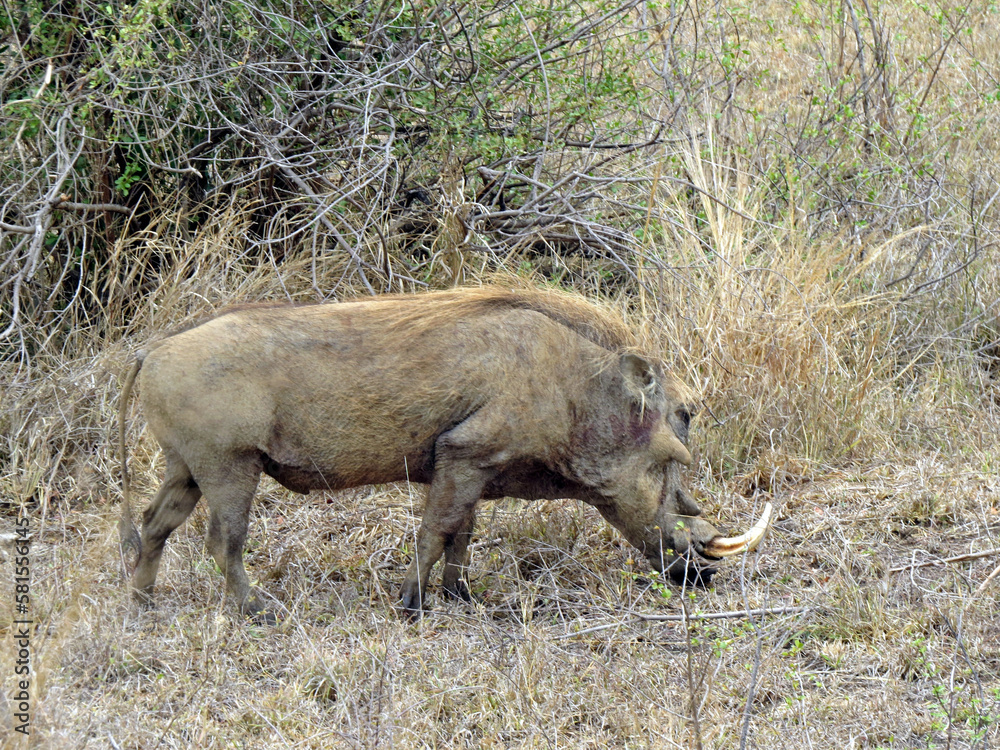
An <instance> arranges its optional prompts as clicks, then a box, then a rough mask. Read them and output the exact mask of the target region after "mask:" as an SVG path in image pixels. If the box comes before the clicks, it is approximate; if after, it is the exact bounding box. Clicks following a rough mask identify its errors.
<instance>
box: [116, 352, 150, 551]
mask: <svg viewBox="0 0 1000 750" xmlns="http://www.w3.org/2000/svg"><path fill="white" fill-rule="evenodd" d="M145 357H146V352H145V351H143V350H140V351H138V352H136V355H135V364H134V365H132V369H131V370H129V373H128V376H127V377H126V378H125V385H123V386H122V393H121V396H120V397H119V400H118V460H119V461H120V462H121V472H122V514H121V516H120V517H119V518H118V540H119V544H120V545H121V550H122V556H123V558H124V559H125V560H128V559H129V558H130V557H131V555H132V554H134V555H135V558H134V560H133V565H134V562H135V560H138V558H139V553H140V552H142V539H141V537H140V536H139V529H137V528H136V526H135V521H133V520H132V483H131V481H130V480H129V475H128V459H127V457H126V455H125V412H126V411H127V410H128V402H129V398H130V397H131V396H132V387H133V386H134V385H135V378H136V376H137V375H138V374H139V370H140V368H141V367H142V360H143V359H144V358H145Z"/></svg>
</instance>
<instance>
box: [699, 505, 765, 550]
mask: <svg viewBox="0 0 1000 750" xmlns="http://www.w3.org/2000/svg"><path fill="white" fill-rule="evenodd" d="M770 524H771V503H765V504H764V512H763V513H762V514H761V516H760V520H759V521H757V523H755V524H754V525H753V526H751V527H750V530H749V531H748V532H747V533H745V534H740V535H739V536H734V537H722V536H717V537H715V539H713V540H712V541H710V542H709V543H708V544H706V545H705V549H704V550H702V554H703V555H705V556H707V557H732V556H733V555H738V554H740V553H741V552H749V551H750V550H752V549H754V548H755V547H756V546H757V545H758V544H760V540H761V539H763V538H764V534H765V533H766V532H767V527H768V526H769V525H770Z"/></svg>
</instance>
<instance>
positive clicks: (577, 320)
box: [373, 286, 636, 352]
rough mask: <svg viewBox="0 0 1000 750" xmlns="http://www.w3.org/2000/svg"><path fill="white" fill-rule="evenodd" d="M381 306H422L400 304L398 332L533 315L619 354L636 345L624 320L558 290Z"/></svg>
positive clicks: (486, 292)
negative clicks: (506, 313)
mask: <svg viewBox="0 0 1000 750" xmlns="http://www.w3.org/2000/svg"><path fill="white" fill-rule="evenodd" d="M373 299H374V300H377V301H382V302H386V303H391V302H393V301H407V300H408V301H420V302H424V303H426V306H425V305H424V304H421V305H419V309H415V308H412V307H410V306H409V305H400V308H399V317H398V318H397V319H396V320H395V321H393V323H394V327H397V328H398V329H399V330H406V329H411V330H412V329H413V328H421V327H430V326H434V325H438V324H440V323H445V322H447V321H449V320H454V319H456V318H462V317H467V316H474V315H476V314H485V313H492V312H498V311H503V310H531V311H533V312H537V313H539V314H541V315H544V316H546V317H547V318H550V319H551V320H553V321H555V322H556V323H559V324H560V325H563V326H565V327H567V328H569V329H570V330H572V331H574V332H575V333H577V334H578V335H580V336H582V337H583V338H585V339H587V340H588V341H590V342H592V343H594V344H597V345H598V346H599V347H601V348H602V349H607V350H608V351H611V352H621V351H626V350H634V349H636V340H635V337H634V336H633V335H632V332H631V331H630V330H629V328H628V327H627V326H626V325H625V322H624V320H622V319H621V318H620V317H617V316H616V315H614V314H613V313H612V312H611V311H608V310H602V309H601V308H599V307H597V306H596V305H594V304H593V303H592V302H589V301H588V300H586V299H584V298H583V297H579V296H577V295H573V294H569V293H567V292H559V291H554V290H541V289H532V288H522V289H507V288H504V287H499V286H484V287H470V288H460V289H451V290H447V291H440V292H424V293H422V294H418V295H383V296H381V297H375V298H373Z"/></svg>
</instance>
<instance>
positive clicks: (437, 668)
mask: <svg viewBox="0 0 1000 750" xmlns="http://www.w3.org/2000/svg"><path fill="white" fill-rule="evenodd" d="M997 461H998V455H997V453H996V452H995V451H994V452H993V453H981V452H978V451H976V452H975V453H974V454H972V455H969V456H968V457H967V458H966V459H965V460H961V461H956V460H954V459H952V458H945V457H943V456H940V455H938V456H931V455H927V456H923V457H919V458H917V459H915V460H914V461H913V462H912V464H910V465H908V466H904V467H901V466H899V465H891V464H883V465H877V464H876V465H870V466H866V467H864V468H863V469H860V468H859V469H858V470H857V471H855V472H847V471H845V470H843V469H841V470H837V471H829V472H821V473H817V474H816V475H815V476H814V477H812V478H806V477H803V476H792V475H789V474H785V475H783V476H781V477H777V478H774V479H773V484H772V485H771V486H769V487H767V488H762V487H760V486H757V482H756V481H751V478H750V477H742V478H739V479H736V480H734V481H733V482H732V483H729V484H726V485H718V484H712V485H711V486H710V487H707V486H706V480H705V479H704V478H703V479H702V480H701V481H700V482H699V483H698V484H699V485H700V489H701V490H702V491H706V490H710V492H711V496H712V498H713V500H712V501H710V502H709V503H707V505H708V506H709V507H710V509H711V512H712V513H713V514H714V515H716V516H718V517H720V518H723V519H725V521H726V524H728V525H733V526H736V525H745V524H746V523H747V522H748V520H749V519H750V517H751V515H752V512H753V510H754V506H755V505H758V504H759V501H760V500H762V499H764V498H769V499H771V500H773V501H774V502H775V503H776V505H777V507H778V517H777V521H776V522H775V524H774V527H773V530H772V532H771V534H770V536H769V538H768V539H767V541H766V542H765V544H764V545H763V546H762V548H761V549H760V550H759V551H758V552H757V553H754V554H752V555H750V556H749V557H748V558H747V559H745V560H736V561H731V562H729V563H728V564H726V565H724V566H723V569H722V571H721V573H720V574H719V575H718V577H717V578H716V584H715V586H714V587H713V588H712V589H711V590H709V591H691V592H682V591H680V590H678V589H677V588H675V587H672V586H666V587H664V586H662V585H661V584H660V583H659V582H658V581H656V580H655V579H652V578H651V577H650V573H649V570H648V568H647V566H646V565H645V563H635V562H633V560H632V556H631V550H630V548H629V547H628V545H627V544H626V543H624V542H623V540H621V538H620V537H619V536H618V535H617V534H616V533H615V532H613V531H612V530H611V529H610V527H608V526H607V525H606V524H604V523H603V522H602V521H601V519H600V518H599V517H598V516H597V514H596V513H594V512H592V511H591V510H590V509H587V508H585V507H584V506H581V505H579V504H576V503H571V502H550V503H538V504H535V505H529V504H524V503H520V502H515V501H507V502H505V503H499V504H496V505H492V506H487V507H486V508H484V509H483V512H481V514H480V528H479V534H478V538H477V541H476V544H475V548H474V553H473V560H472V569H471V580H472V585H473V588H474V590H475V592H476V594H477V595H478V596H479V597H480V600H481V603H480V604H479V605H478V606H475V607H468V606H465V605H459V604H452V603H447V602H442V601H440V600H439V599H437V598H435V602H434V604H435V609H434V612H433V613H432V614H430V615H429V616H428V617H426V618H425V619H424V620H423V621H422V622H421V623H419V624H416V625H413V624H408V623H406V622H404V621H403V620H401V619H400V618H399V617H398V616H397V614H396V612H395V611H394V604H395V592H396V588H397V586H398V584H399V581H400V579H401V577H402V574H403V572H404V570H405V567H406V564H407V549H408V544H407V541H408V540H409V539H412V535H413V532H414V528H415V524H416V522H417V521H418V518H417V516H416V510H417V509H418V508H419V504H420V493H419V489H418V488H413V491H412V492H411V491H409V490H408V489H407V488H405V487H394V488H379V489H373V490H360V491H355V492H346V493H341V494H337V495H328V496H323V495H319V496H312V497H310V498H309V499H304V498H301V497H297V496H291V495H289V494H287V493H285V492H284V491H283V490H280V488H277V487H275V486H273V485H269V486H268V487H266V488H265V489H264V491H263V492H262V494H261V498H260V502H259V503H258V504H257V506H256V507H257V511H256V516H255V518H254V521H253V524H252V536H251V541H250V543H249V545H248V552H247V563H248V567H249V569H250V571H251V576H252V577H255V578H256V579H257V580H258V581H259V582H260V585H261V587H262V588H263V590H264V591H265V592H266V593H267V594H268V595H269V596H270V597H272V598H273V600H274V603H275V606H276V607H278V608H279V609H280V610H281V612H282V616H283V623H282V625H281V626H280V627H279V628H277V629H269V628H264V627H257V626H254V625H250V624H248V623H245V622H242V621H241V620H240V618H239V617H238V616H236V615H235V614H234V613H233V612H232V611H231V610H230V609H229V608H227V607H226V606H224V604H223V592H222V578H221V576H220V575H219V574H218V573H217V571H216V570H214V564H213V563H211V562H210V561H209V558H207V557H206V554H205V553H204V550H203V549H202V537H203V534H204V531H205V523H206V515H205V513H204V511H203V510H202V509H201V508H199V510H198V511H196V514H195V516H194V517H193V518H192V520H191V521H190V522H189V523H188V524H186V525H185V526H184V527H182V528H181V529H180V530H179V531H178V532H177V533H176V534H175V536H174V537H173V538H172V539H171V542H170V543H169V545H168V551H167V553H166V556H165V560H164V565H163V568H162V570H161V574H160V578H159V592H158V603H157V607H156V609H154V610H152V611H139V610H137V609H136V608H135V607H134V606H133V605H132V604H131V602H130V600H129V596H128V594H127V592H126V589H125V586H124V580H123V577H122V573H121V567H120V565H119V562H118V560H117V558H116V543H115V542H116V540H115V536H114V532H113V521H114V515H115V513H116V512H117V509H116V507H114V503H109V502H103V499H102V502H99V503H93V504H85V505H79V504H69V505H68V506H67V505H64V506H55V505H53V506H52V509H51V514H50V515H49V517H48V518H46V519H45V520H44V521H41V520H39V519H37V518H36V519H34V520H33V524H34V529H33V531H34V535H35V536H34V542H33V545H32V548H31V566H32V577H33V580H32V602H33V614H34V618H35V619H36V620H37V621H38V622H39V623H40V627H39V629H38V631H37V633H36V635H35V639H34V642H33V648H34V653H33V658H34V659H35V660H36V661H35V667H36V669H37V678H36V683H35V686H34V688H33V689H34V690H35V691H36V695H38V696H40V698H39V700H38V702H37V704H36V707H35V710H34V715H33V717H32V731H33V733H34V734H33V742H32V743H31V744H32V745H33V746H36V747H60V748H62V747H66V748H75V747H83V746H92V747H121V748H125V747H157V746H165V747H189V746H192V745H193V746H196V747H220V748H222V747H264V746H267V747H317V748H319V747H594V748H598V747H601V748H603V747H695V746H697V743H701V744H702V746H705V747H719V748H723V747H737V746H738V745H739V743H740V738H741V735H742V734H744V733H745V735H746V743H747V744H746V746H747V747H760V748H778V747H788V748H793V747H794V748H802V747H817V748H819V747H822V748H833V747H844V748H851V747H858V748H861V747H886V748H889V747H892V748H904V747H905V748H916V747H956V748H957V747H990V746H995V743H996V741H997V737H998V734H997V731H998V730H997V725H996V724H995V723H994V722H996V721H997V719H998V718H1000V622H998V620H997V618H996V609H997V601H998V597H1000V579H995V580H994V581H991V582H989V583H985V582H986V580H987V577H988V576H989V574H990V573H991V572H995V570H996V566H997V565H998V564H1000V553H996V552H994V553H993V554H991V555H988V556H986V557H981V558H978V559H974V560H968V561H960V562H952V563H941V562H940V561H941V559H942V558H947V557H950V556H956V555H962V554H966V553H974V552H979V551H983V550H988V549H991V548H993V547H996V546H1000V545H998V544H997V541H998V540H997V539H996V529H997V524H998V519H997V516H998V513H1000V500H998V498H1000V494H998V490H1000V478H998V475H997V472H996V470H995V467H996V466H997ZM751 486H752V487H753V489H750V490H749V491H748V489H749V488H750V487H751ZM748 494H749V495H750V497H746V495H748ZM3 552H4V555H5V558H6V562H5V564H4V566H3V570H4V573H5V575H4V579H3V581H2V584H3V589H2V592H3V594H2V599H0V601H2V602H3V607H4V613H3V618H4V619H5V620H8V621H9V618H11V617H12V612H11V602H12V600H13V597H12V591H11V574H10V571H11V567H10V562H9V561H10V557H11V549H10V545H7V546H5V547H4V550H3ZM928 562H931V563H936V564H932V565H928V566H926V567H909V568H907V569H905V570H895V569H896V568H900V567H904V566H913V565H919V564H922V563H928ZM781 607H794V608H800V609H797V610H796V611H795V613H793V614H765V615H753V616H750V617H745V616H738V617H732V618H727V619H713V620H706V619H698V618H700V617H701V616H702V615H709V614H713V613H732V612H736V611H741V610H746V609H761V608H767V609H776V608H781ZM685 612H686V613H687V614H688V615H690V616H691V618H692V619H691V620H690V621H689V622H688V624H687V625H685V624H683V623H682V622H679V621H677V620H678V618H679V617H681V616H683V615H684V613H685ZM662 615H668V616H672V618H673V619H672V620H669V621H658V620H656V619H655V618H657V617H660V616H662ZM8 643H9V641H8ZM0 659H2V661H0V669H2V670H3V674H4V675H6V676H9V675H11V674H12V672H13V655H12V649H11V648H5V649H4V650H3V653H2V654H0ZM10 684H11V683H10V681H9V680H8V681H7V682H6V684H5V688H6V693H7V695H11V690H10ZM9 741H10V742H11V743H12V744H11V746H14V747H16V746H18V745H19V744H22V743H18V742H17V741H16V740H14V739H11V740H9Z"/></svg>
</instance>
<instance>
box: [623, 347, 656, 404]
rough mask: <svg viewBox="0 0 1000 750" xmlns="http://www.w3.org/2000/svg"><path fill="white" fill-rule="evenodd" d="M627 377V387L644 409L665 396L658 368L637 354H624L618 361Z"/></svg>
mask: <svg viewBox="0 0 1000 750" xmlns="http://www.w3.org/2000/svg"><path fill="white" fill-rule="evenodd" d="M618 366H619V367H620V368H621V371H622V375H623V376H624V377H625V388H626V390H627V391H628V394H629V396H630V397H631V398H632V400H633V401H634V402H635V403H636V404H637V405H638V406H639V407H640V408H641V409H643V410H645V409H646V408H647V407H649V406H653V405H654V404H656V405H658V402H659V401H661V400H662V398H663V388H662V386H661V385H660V381H659V379H658V378H657V375H656V369H655V368H654V367H653V365H652V364H651V363H650V362H649V361H648V360H645V359H643V358H642V357H640V356H639V355H637V354H623V355H622V356H621V360H620V361H619V363H618Z"/></svg>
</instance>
